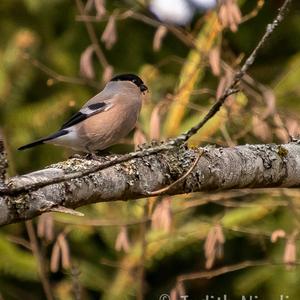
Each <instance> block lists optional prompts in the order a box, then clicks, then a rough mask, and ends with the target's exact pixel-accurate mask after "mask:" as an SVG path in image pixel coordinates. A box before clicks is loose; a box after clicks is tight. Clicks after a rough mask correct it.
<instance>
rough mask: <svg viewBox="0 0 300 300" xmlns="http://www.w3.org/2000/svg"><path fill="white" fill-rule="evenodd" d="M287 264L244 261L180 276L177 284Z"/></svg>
mask: <svg viewBox="0 0 300 300" xmlns="http://www.w3.org/2000/svg"><path fill="white" fill-rule="evenodd" d="M299 264H300V262H297V263H296V264H295V265H299ZM285 265H286V264H285V263H282V262H280V263H273V262H270V261H265V260H263V261H244V262H241V263H238V264H234V265H229V266H225V267H222V268H219V269H216V270H211V271H203V272H196V273H191V274H185V275H180V276H178V277H177V282H178V283H179V282H183V281H186V280H195V279H202V278H207V279H211V278H213V277H216V276H220V275H224V274H226V273H231V272H235V271H238V270H242V269H246V268H249V267H261V266H262V267H263V266H285Z"/></svg>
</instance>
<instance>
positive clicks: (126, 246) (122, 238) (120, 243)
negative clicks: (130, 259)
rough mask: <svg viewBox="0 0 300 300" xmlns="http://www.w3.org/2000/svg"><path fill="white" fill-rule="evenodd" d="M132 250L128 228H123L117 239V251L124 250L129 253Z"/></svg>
mask: <svg viewBox="0 0 300 300" xmlns="http://www.w3.org/2000/svg"><path fill="white" fill-rule="evenodd" d="M130 248H131V245H130V242H129V239H128V231H127V227H125V226H122V227H121V230H120V232H119V234H118V236H117V238H116V243H115V249H116V250H117V251H121V250H123V251H124V252H126V253H128V252H129V250H130Z"/></svg>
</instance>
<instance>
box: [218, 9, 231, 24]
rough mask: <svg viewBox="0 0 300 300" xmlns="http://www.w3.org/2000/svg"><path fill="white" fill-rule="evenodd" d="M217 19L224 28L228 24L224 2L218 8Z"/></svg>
mask: <svg viewBox="0 0 300 300" xmlns="http://www.w3.org/2000/svg"><path fill="white" fill-rule="evenodd" d="M218 16H219V21H220V23H221V25H222V27H223V28H226V27H227V26H228V25H229V20H228V16H227V8H226V5H225V4H222V5H221V6H220V9H219V13H218Z"/></svg>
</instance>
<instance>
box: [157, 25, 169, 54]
mask: <svg viewBox="0 0 300 300" xmlns="http://www.w3.org/2000/svg"><path fill="white" fill-rule="evenodd" d="M167 32H168V29H167V27H166V26H164V25H160V26H159V27H158V28H157V30H156V32H155V34H154V38H153V50H154V51H159V50H160V48H161V44H162V41H163V39H164V37H165V36H166V34H167Z"/></svg>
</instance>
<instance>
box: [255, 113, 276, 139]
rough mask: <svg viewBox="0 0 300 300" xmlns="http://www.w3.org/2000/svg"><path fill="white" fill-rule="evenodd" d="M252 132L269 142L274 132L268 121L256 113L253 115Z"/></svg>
mask: <svg viewBox="0 0 300 300" xmlns="http://www.w3.org/2000/svg"><path fill="white" fill-rule="evenodd" d="M252 132H253V134H254V135H255V136H256V137H257V138H259V139H260V140H262V141H263V142H268V141H270V140H271V139H272V132H271V129H270V127H269V125H268V123H267V122H265V121H264V120H261V119H260V118H259V117H258V116H256V115H254V116H253V117H252Z"/></svg>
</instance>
